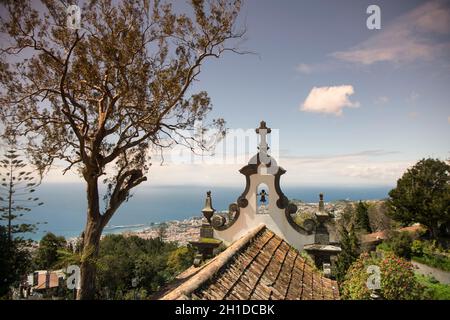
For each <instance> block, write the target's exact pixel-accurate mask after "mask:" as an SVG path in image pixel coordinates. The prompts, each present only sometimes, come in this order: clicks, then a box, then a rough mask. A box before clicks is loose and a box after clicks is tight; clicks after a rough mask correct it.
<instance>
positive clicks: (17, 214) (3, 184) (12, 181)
mask: <svg viewBox="0 0 450 320" xmlns="http://www.w3.org/2000/svg"><path fill="white" fill-rule="evenodd" d="M25 167H26V163H25V162H24V161H23V160H22V159H20V156H19V154H18V153H17V151H16V150H15V149H9V150H8V151H6V153H5V155H4V158H3V159H1V160H0V179H1V181H0V203H1V206H0V213H1V215H0V221H6V225H7V231H8V239H9V241H12V239H13V236H14V235H15V234H23V233H27V232H33V231H34V230H35V229H36V227H37V224H39V223H26V222H24V221H27V220H25V219H24V217H23V216H24V214H25V213H26V212H30V211H31V209H32V208H33V207H36V206H41V205H42V204H43V202H40V201H39V198H38V197H35V196H33V194H34V192H35V191H36V187H37V186H38V182H37V180H36V177H35V176H34V175H33V172H32V171H28V170H26V169H25ZM16 221H18V223H15V222H16Z"/></svg>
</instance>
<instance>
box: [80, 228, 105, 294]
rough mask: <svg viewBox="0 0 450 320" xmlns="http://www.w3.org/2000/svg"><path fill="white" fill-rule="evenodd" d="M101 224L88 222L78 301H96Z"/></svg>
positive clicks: (85, 232)
mask: <svg viewBox="0 0 450 320" xmlns="http://www.w3.org/2000/svg"><path fill="white" fill-rule="evenodd" d="M102 229H103V228H101V226H100V222H95V221H93V220H90V221H88V223H87V225H86V229H85V231H84V243H83V256H82V260H81V267H80V271H81V281H80V285H81V289H80V291H79V295H78V299H80V300H93V299H95V276H96V271H97V266H96V261H97V258H98V249H99V243H100V236H101V234H102Z"/></svg>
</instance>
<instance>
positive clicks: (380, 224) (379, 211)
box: [367, 201, 392, 232]
mask: <svg viewBox="0 0 450 320" xmlns="http://www.w3.org/2000/svg"><path fill="white" fill-rule="evenodd" d="M367 211H368V216H369V221H370V229H371V230H372V232H377V231H383V230H390V229H391V228H392V219H391V218H390V217H389V216H388V214H387V211H388V207H387V205H386V201H377V202H375V203H372V204H371V205H370V206H369V207H368V209H367Z"/></svg>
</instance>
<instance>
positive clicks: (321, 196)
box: [319, 193, 325, 212]
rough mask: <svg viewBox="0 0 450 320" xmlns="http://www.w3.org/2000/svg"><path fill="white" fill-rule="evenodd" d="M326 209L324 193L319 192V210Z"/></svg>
mask: <svg viewBox="0 0 450 320" xmlns="http://www.w3.org/2000/svg"><path fill="white" fill-rule="evenodd" d="M323 211H325V205H324V202H323V193H320V194H319V212H323Z"/></svg>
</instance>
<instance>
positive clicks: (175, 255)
mask: <svg viewBox="0 0 450 320" xmlns="http://www.w3.org/2000/svg"><path fill="white" fill-rule="evenodd" d="M194 254H195V250H194V249H193V248H192V246H186V247H179V248H177V249H175V250H174V251H172V252H171V253H170V255H169V257H168V260H167V266H168V267H169V268H170V269H171V270H172V271H173V273H179V272H181V271H184V270H186V269H187V268H189V267H190V266H191V265H192V263H193V262H194Z"/></svg>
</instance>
